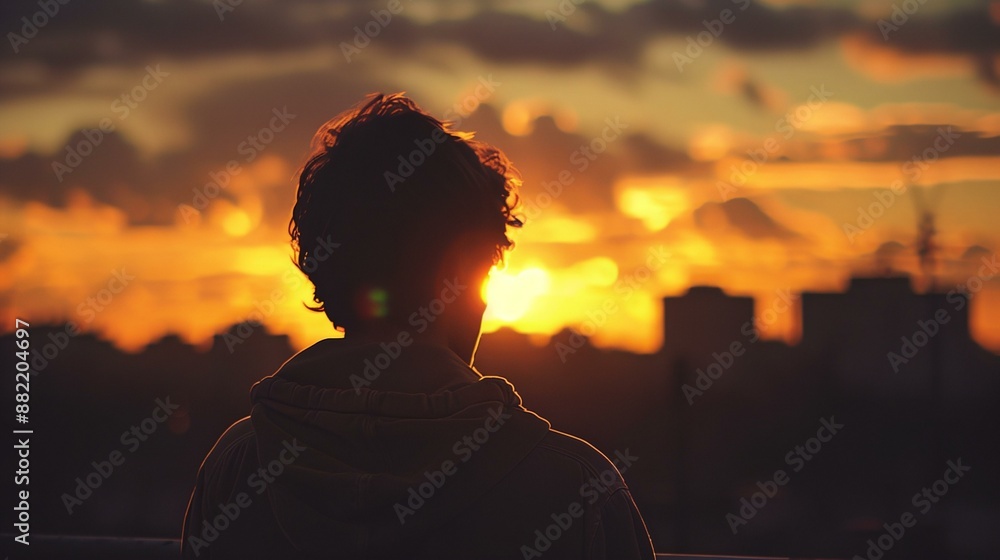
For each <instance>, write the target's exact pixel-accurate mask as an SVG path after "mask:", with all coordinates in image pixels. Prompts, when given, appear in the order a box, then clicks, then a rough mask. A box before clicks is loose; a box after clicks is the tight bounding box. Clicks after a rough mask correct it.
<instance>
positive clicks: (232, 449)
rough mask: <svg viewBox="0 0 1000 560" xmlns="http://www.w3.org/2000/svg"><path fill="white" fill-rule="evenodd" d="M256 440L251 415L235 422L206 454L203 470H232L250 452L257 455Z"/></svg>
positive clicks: (206, 471) (214, 471) (211, 471)
mask: <svg viewBox="0 0 1000 560" xmlns="http://www.w3.org/2000/svg"><path fill="white" fill-rule="evenodd" d="M255 444H256V440H255V439H254V430H253V424H252V423H251V422H250V417H249V416H248V417H246V418H241V419H240V420H237V421H236V422H234V423H233V424H232V425H231V426H229V428H227V429H226V431H225V432H223V433H222V435H221V436H219V439H218V440H217V441H216V442H215V445H214V446H212V449H211V450H210V451H209V452H208V455H206V456H205V460H204V461H203V462H202V465H201V470H202V471H204V472H205V473H216V472H219V471H222V472H226V471H230V470H231V467H232V466H233V464H234V463H240V462H242V461H243V460H244V459H245V458H246V457H247V456H248V454H249V455H251V456H255V455H256V450H255Z"/></svg>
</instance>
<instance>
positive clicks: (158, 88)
mask: <svg viewBox="0 0 1000 560" xmlns="http://www.w3.org/2000/svg"><path fill="white" fill-rule="evenodd" d="M904 8H905V11H904ZM39 10H41V8H39V5H38V4H37V3H36V2H20V1H19V2H8V3H5V4H4V6H3V7H2V8H0V12H2V14H3V22H4V26H3V31H4V33H5V36H6V37H7V43H8V44H6V45H4V47H3V48H2V49H0V52H2V54H0V68H2V72H0V236H3V238H2V240H0V309H2V314H0V315H2V317H4V321H5V323H4V325H5V326H4V327H3V329H4V330H10V328H11V327H10V325H12V324H13V317H15V316H17V317H21V318H23V319H27V320H29V321H32V322H39V323H41V322H47V321H50V322H56V321H66V320H71V321H74V322H76V323H78V324H80V325H81V326H82V327H84V328H85V329H86V330H90V331H94V332H99V333H101V334H103V335H105V336H107V337H109V338H110V339H112V340H113V341H114V342H116V343H117V344H119V345H120V346H122V347H123V348H127V349H130V350H134V349H139V348H142V347H143V346H145V345H146V344H147V343H149V342H150V341H152V340H155V339H157V338H159V337H161V336H163V335H164V334H167V333H178V334H180V335H181V336H182V337H183V338H185V339H186V340H188V341H191V342H193V343H203V342H204V341H206V340H208V339H209V338H210V337H211V335H212V334H213V333H215V332H218V331H220V330H222V329H224V328H226V327H227V326H229V325H231V324H233V323H236V322H239V321H242V320H245V319H246V318H248V317H249V316H250V314H251V313H252V312H254V311H255V309H258V310H264V311H262V312H263V313H264V314H265V315H266V321H265V322H266V324H267V327H268V329H269V330H271V331H272V332H279V333H287V334H289V335H290V336H291V337H292V339H293V342H294V343H295V344H296V345H297V346H299V347H304V346H306V345H308V344H309V343H311V342H312V341H315V340H316V339H319V338H322V337H326V336H330V335H331V334H332V329H331V327H330V325H329V323H328V322H327V321H326V320H325V317H324V316H323V315H322V314H316V313H310V312H307V311H306V310H305V309H304V308H303V305H302V304H303V302H309V301H310V296H311V290H310V289H309V288H310V286H309V285H308V283H307V281H306V280H305V279H304V277H302V276H301V275H300V274H299V273H298V272H297V271H295V269H294V268H293V266H292V264H291V262H290V255H291V250H290V248H289V245H288V236H287V231H286V229H287V222H288V217H289V213H290V209H291V203H292V199H293V195H294V176H295V173H296V170H297V168H298V167H299V166H300V165H301V164H302V163H303V158H304V156H305V154H306V152H307V149H308V145H309V140H310V138H311V137H312V134H313V133H314V132H315V130H316V129H317V128H318V127H319V126H320V125H321V124H323V123H324V122H325V121H326V120H327V119H329V118H331V117H333V116H334V115H335V114H337V113H339V112H340V111H342V110H344V109H346V108H348V107H350V106H351V105H353V104H354V103H356V102H357V101H358V100H359V99H361V97H362V96H363V95H365V94H366V93H370V92H375V91H381V92H396V91H405V92H407V94H408V95H410V96H412V97H413V98H414V100H415V101H416V102H417V103H419V104H420V105H421V106H423V107H425V108H426V109H427V110H429V111H430V112H431V113H433V114H434V115H436V116H439V117H441V118H449V119H451V120H453V121H456V124H457V128H459V129H461V130H467V131H475V132H476V135H477V138H479V139H481V140H485V141H488V142H490V143H492V144H495V145H497V146H498V147H500V148H501V149H503V150H504V151H505V152H506V153H507V154H508V156H510V158H511V159H512V160H513V161H514V163H515V164H516V165H517V167H518V168H519V169H520V171H521V174H522V176H523V180H524V186H523V189H522V192H521V196H522V199H523V202H524V204H525V207H524V209H523V214H524V215H526V216H527V218H528V219H527V222H528V223H527V226H526V227H525V228H524V229H523V230H522V231H520V232H518V233H517V234H516V237H515V238H516V241H517V249H516V250H515V251H514V252H513V253H512V254H511V255H510V257H509V259H508V263H507V267H506V268H505V269H504V270H499V271H494V274H493V276H492V279H491V281H490V285H489V287H488V288H487V290H486V294H487V296H488V297H489V298H490V299H489V302H490V305H489V308H488V311H487V317H486V321H485V325H484V327H485V330H486V331H492V330H496V329H497V328H499V327H501V326H504V325H507V326H510V327H512V328H514V329H516V330H518V331H520V332H523V333H528V334H534V335H538V336H537V337H536V339H537V340H538V341H539V342H544V341H545V340H546V339H547V337H548V336H550V335H552V334H554V333H557V332H559V331H560V330H562V329H563V328H565V327H572V328H579V327H580V326H581V325H582V324H584V323H585V322H586V321H588V320H589V318H591V317H593V316H594V313H595V312H596V311H597V310H600V309H602V308H603V307H605V306H606V305H608V303H607V302H609V301H611V302H613V305H614V308H615V309H617V312H614V313H612V314H611V315H610V316H609V317H608V318H607V322H606V323H604V324H602V325H599V326H598V328H597V329H596V331H594V334H593V342H594V344H595V345H597V346H601V347H617V348H624V349H628V350H634V351H641V352H652V351H655V350H656V349H657V348H659V346H660V343H661V338H662V334H661V327H660V324H661V321H662V317H661V314H662V311H661V305H660V298H662V297H663V296H665V295H677V294H682V293H684V292H685V291H686V289H687V288H688V287H689V286H691V285H703V284H710V285H718V286H721V287H723V288H724V289H725V290H726V291H727V292H728V293H730V294H734V295H735V294H739V295H752V296H754V297H755V298H756V300H757V303H758V308H761V309H763V307H764V306H767V305H768V304H769V303H770V301H771V300H772V299H774V298H776V297H779V296H778V294H779V291H780V290H784V289H791V290H792V291H793V292H797V291H803V290H811V291H839V290H842V289H843V288H844V287H845V286H846V284H847V281H848V280H849V278H850V277H851V276H852V275H853V274H864V275H872V274H879V273H884V271H886V270H893V271H897V272H908V273H911V274H913V275H914V286H915V288H916V289H918V290H922V289H924V288H925V287H926V286H927V285H928V284H929V281H928V279H927V278H924V277H923V276H922V275H921V272H920V267H919V263H918V259H917V239H918V223H919V221H920V220H919V218H920V215H921V213H923V212H929V213H932V214H933V216H934V225H935V228H936V230H937V233H936V235H935V236H934V238H933V240H934V243H935V245H936V247H937V251H936V253H935V255H936V266H935V270H934V282H935V283H936V284H937V286H938V288H939V289H941V290H943V291H947V290H949V289H952V288H954V287H955V286H956V285H957V284H966V283H967V282H968V281H969V280H970V279H972V278H974V277H977V276H979V275H981V274H982V273H981V272H980V271H981V270H986V271H987V272H988V271H989V270H990V269H989V268H988V267H987V268H985V269H984V268H983V266H984V263H990V262H996V260H995V259H996V258H997V256H996V251H997V250H998V249H1000V215H998V212H1000V2H984V1H973V0H968V1H947V2H946V1H944V0H926V1H925V2H923V3H920V2H917V0H908V1H907V2H896V3H895V4H894V3H893V2H892V1H889V0H885V1H864V2H862V1H860V0H857V1H854V0H826V1H824V0H812V1H810V0H767V1H763V0H753V1H750V0H711V1H697V0H687V1H672V2H655V1H654V2H638V1H630V0H607V1H598V0H588V1H583V2H579V4H578V5H577V4H575V3H573V2H570V1H569V0H563V1H562V2H560V1H558V0H541V1H536V0H532V1H529V0H511V1H503V0H496V1H483V2H464V1H458V0H454V1H447V2H430V1H427V0H401V1H398V2H397V1H395V0H394V1H393V2H389V1H380V0H376V1H374V2H370V3H363V2H351V3H347V2H341V3H336V2H319V1H303V0H295V1H283V2H279V1H277V0H270V1H259V0H245V1H243V2H242V3H239V4H237V3H236V2H235V1H230V2H224V1H223V0H218V1H216V2H214V3H213V2H210V1H207V0H204V1H196V0H181V1H169V2H168V1H152V0H151V1H134V2H126V1H107V2H79V3H77V2H70V3H68V4H66V5H60V6H59V11H58V13H56V14H55V15H46V16H45V17H42V16H37V17H35V16H33V14H35V12H38V11H39ZM373 11H374V13H373ZM907 11H909V12H914V13H912V15H911V14H908V13H907ZM33 17H34V18H35V20H36V22H38V21H45V24H44V25H41V26H39V27H38V28H37V29H36V30H35V31H36V32H35V33H32V30H33V29H34V26H35V25H36V24H32V23H30V22H31V20H32V18H33ZM21 18H27V19H26V20H22V19H21ZM26 22H28V23H26ZM29 36H30V37H29ZM102 127H103V130H102ZM211 183H215V184H218V185H219V186H220V187H222V188H221V189H216V188H215V186H214V185H210V184H211ZM893 187H895V190H893ZM133 277H134V278H133ZM982 280H983V282H982V285H983V286H984V287H983V289H982V290H981V291H978V292H977V293H976V295H975V297H974V299H973V305H972V321H973V329H974V336H975V337H976V339H977V341H978V342H979V343H980V344H982V345H984V346H986V347H987V348H990V349H991V350H993V351H995V352H1000V321H997V317H998V316H1000V276H994V277H992V278H990V279H987V278H985V277H983V278H982ZM974 285H976V286H978V285H980V283H979V282H974ZM102 290H104V292H103V296H102V295H101V294H102ZM113 292H118V293H113ZM88 298H95V299H88ZM102 298H103V299H102ZM272 304H273V305H272ZM270 309H273V312H272V311H269V310H270ZM765 334H766V336H768V337H770V338H784V339H786V340H792V341H793V340H794V339H795V320H794V317H785V318H782V320H781V321H780V322H779V324H777V325H775V326H774V327H773V328H772V329H770V332H767V333H765Z"/></svg>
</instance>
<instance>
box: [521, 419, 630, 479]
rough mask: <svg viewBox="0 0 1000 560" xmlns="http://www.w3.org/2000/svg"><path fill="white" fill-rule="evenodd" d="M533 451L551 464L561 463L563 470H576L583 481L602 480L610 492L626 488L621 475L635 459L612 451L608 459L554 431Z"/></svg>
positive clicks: (581, 442) (572, 438)
mask: <svg viewBox="0 0 1000 560" xmlns="http://www.w3.org/2000/svg"><path fill="white" fill-rule="evenodd" d="M536 451H537V452H539V453H542V454H545V455H547V456H548V458H549V459H550V460H551V461H552V462H556V463H559V464H561V465H562V466H563V468H566V469H570V470H578V471H579V475H580V477H581V478H583V479H587V480H590V479H595V480H599V481H601V482H602V483H603V484H604V485H605V486H607V487H609V488H608V489H609V490H616V489H618V488H625V481H624V480H623V479H622V476H621V472H622V471H625V470H626V469H627V468H628V467H630V466H631V465H632V461H634V460H635V459H636V457H633V456H631V455H630V454H629V451H628V449H625V450H615V451H614V454H613V456H612V457H611V458H609V457H608V456H606V455H604V454H603V453H601V452H600V451H598V450H597V448H596V447H594V446H593V445H591V444H589V443H587V441H585V440H583V439H580V438H578V437H575V436H571V435H569V434H566V433H563V432H560V431H557V430H549V433H548V434H546V436H545V437H544V438H543V439H542V441H541V442H540V443H539V444H538V446H537V447H536Z"/></svg>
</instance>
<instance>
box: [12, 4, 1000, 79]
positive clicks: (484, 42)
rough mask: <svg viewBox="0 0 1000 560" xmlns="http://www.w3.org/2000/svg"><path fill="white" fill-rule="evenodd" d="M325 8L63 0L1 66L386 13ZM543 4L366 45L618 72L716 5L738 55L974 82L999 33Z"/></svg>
mask: <svg viewBox="0 0 1000 560" xmlns="http://www.w3.org/2000/svg"><path fill="white" fill-rule="evenodd" d="M331 5H333V4H324V3H317V2H315V1H312V0H309V1H306V0H298V1H294V2H292V1H290V2H280V3H279V2H275V1H272V2H253V3H251V2H244V3H242V4H240V5H239V6H237V7H236V8H235V9H234V10H233V11H232V12H228V13H225V14H223V15H224V20H222V21H220V19H219V17H218V15H217V14H216V11H215V8H214V7H213V3H211V2H206V1H197V0H172V1H170V2H135V1H131V0H104V1H95V2H87V3H79V4H78V3H70V4H67V5H65V6H63V7H62V9H61V11H60V13H59V14H57V15H56V17H53V18H52V20H51V21H50V22H49V23H48V24H47V25H46V26H45V27H44V28H43V29H41V30H40V32H39V33H38V35H37V36H36V37H34V38H32V39H30V40H29V42H28V44H26V45H22V46H21V47H20V51H21V52H20V53H19V54H14V53H13V50H12V49H0V64H11V63H13V62H14V61H27V60H32V61H36V62H42V63H44V64H45V65H46V66H48V67H49V68H51V69H56V70H59V71H60V72H62V73H67V72H69V73H70V74H71V71H72V70H74V69H79V68H80V67H81V66H85V65H91V64H99V63H113V64H129V63H134V64H145V63H147V61H149V60H151V59H156V58H162V57H172V58H191V57H201V56H206V55H218V54H222V53H234V52H239V53H271V52H276V51H287V50H296V49H301V48H303V47H311V46H316V45H329V46H338V45H340V43H341V42H345V41H346V42H351V41H352V40H353V37H354V35H355V31H354V27H355V26H358V27H362V28H363V27H364V26H365V25H366V24H367V23H368V22H369V21H371V20H372V15H371V13H370V12H371V10H372V9H375V10H381V9H384V8H385V3H384V2H357V3H350V4H341V5H342V6H343V13H342V14H338V15H336V16H329V15H325V16H315V17H304V16H303V13H306V12H316V13H322V10H323V9H324V8H328V7H330V6H331ZM404 6H405V4H404ZM742 6H746V8H745V9H741V7H742ZM552 7H554V6H544V5H543V6H538V10H539V13H538V14H537V15H536V16H535V17H530V16H528V15H522V14H514V13H508V12H502V11H494V10H492V9H491V8H490V7H489V5H488V4H481V5H480V6H479V9H478V10H477V11H474V12H473V13H472V15H470V16H469V17H466V18H464V19H445V20H440V21H434V22H431V23H427V24H423V23H417V22H416V21H414V20H412V19H409V18H407V17H406V12H405V7H404V11H403V12H402V13H400V14H398V15H396V16H394V18H393V20H392V21H391V22H390V23H389V24H388V26H387V27H386V28H385V29H382V30H381V31H380V32H379V34H378V36H377V37H375V38H374V39H372V41H374V42H377V43H378V44H379V45H380V46H381V47H383V48H389V49H394V50H396V51H397V52H400V53H405V52H409V51H410V50H412V49H413V48H415V47H419V46H422V45H425V44H430V43H449V44H458V45H462V46H464V47H465V48H467V49H468V50H469V51H471V52H473V53H476V54H477V55H479V56H480V57H482V58H484V59H485V60H488V61H493V62H501V63H518V62H526V63H538V64H551V65H575V64H584V63H593V62H595V61H596V62H601V61H606V62H611V63H613V64H611V65H610V66H611V67H615V68H620V67H621V66H622V64H623V63H624V64H626V65H627V64H634V62H635V61H636V60H637V56H638V54H639V53H640V52H641V51H642V49H643V48H644V47H645V45H646V44H647V43H648V41H649V40H650V39H652V38H655V37H658V36H662V35H675V36H677V35H680V36H695V35H697V34H698V33H701V32H703V31H706V24H705V22H706V21H708V22H713V21H716V20H718V19H719V18H720V16H721V14H722V13H723V11H724V10H730V11H731V12H732V14H733V20H732V22H731V23H729V24H724V25H723V27H722V28H721V33H720V34H719V37H718V41H721V42H724V43H726V44H728V45H729V46H731V47H733V48H735V49H741V50H750V51H753V50H789V49H806V48H811V47H814V46H817V45H820V44H822V43H824V42H827V41H830V40H832V39H836V38H838V37H841V36H844V35H846V34H856V35H857V34H859V35H861V36H864V37H868V38H869V40H870V41H872V42H873V43H874V44H878V45H880V46H884V47H889V48H893V49H897V50H900V51H902V52H908V53H917V54H920V53H933V52H946V53H960V54H967V55H970V56H973V57H976V59H977V60H979V61H981V63H980V65H979V67H980V68H981V74H982V75H983V77H984V78H986V79H995V68H994V67H993V66H992V65H990V64H987V61H988V60H990V59H991V58H992V56H993V55H996V53H997V52H998V48H1000V33H998V32H997V31H998V29H997V25H996V23H995V22H994V20H993V19H992V18H991V17H990V15H989V11H988V10H989V6H988V5H987V4H986V3H983V4H982V5H978V6H974V7H971V8H964V9H963V11H951V12H945V13H944V14H940V13H938V14H935V15H928V16H926V17H924V16H923V15H922V14H920V13H918V14H917V15H915V16H913V17H911V18H910V19H909V21H907V22H906V23H905V24H904V25H900V26H899V27H898V30H896V31H893V32H892V33H891V34H890V35H889V40H888V41H886V40H884V39H883V37H882V34H881V31H880V30H879V27H878V23H877V22H876V21H872V20H869V19H866V18H863V17H861V16H859V15H858V14H857V13H856V12H854V11H851V10H850V9H847V8H841V7H830V6H822V7H821V6H791V7H784V8H774V7H771V6H768V5H764V4H760V3H756V2H748V3H746V4H744V3H743V2H737V1H733V0H709V1H706V2H698V3H683V2H676V1H673V0H669V1H668V0H659V1H650V2H646V3H641V4H636V5H633V6H630V7H629V8H627V9H625V10H622V11H616V12H612V11H607V10H605V9H603V8H601V7H600V6H598V5H596V4H583V5H581V6H579V7H578V8H577V10H578V12H579V13H572V14H568V15H567V16H566V17H567V20H569V19H572V18H580V19H582V18H586V20H587V22H588V27H587V29H588V30H587V31H586V32H584V31H579V30H578V29H579V26H573V25H570V23H573V22H570V21H567V22H565V23H556V24H555V29H553V24H552V23H551V22H550V21H547V20H546V17H545V12H546V10H548V9H550V8H552ZM35 9H37V5H36V4H35V3H27V2H24V3H5V4H4V5H3V7H2V8H0V11H2V16H3V20H4V21H5V22H8V24H7V26H6V27H7V28H9V29H11V30H14V31H18V30H19V28H20V26H21V25H20V23H19V20H20V18H21V17H23V16H30V14H31V13H33V11H34V10H35ZM712 25H715V24H712ZM716 28H717V29H719V28H718V27H716ZM64 75H66V74H64Z"/></svg>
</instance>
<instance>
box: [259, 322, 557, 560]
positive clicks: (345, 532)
mask: <svg viewBox="0 0 1000 560" xmlns="http://www.w3.org/2000/svg"><path fill="white" fill-rule="evenodd" d="M251 402H252V409H251V421H252V423H253V427H254V431H255V433H256V438H257V453H258V460H259V461H260V466H261V467H262V469H264V470H266V471H268V472H269V473H270V474H272V475H274V476H272V477H271V478H272V480H273V481H272V482H269V483H268V485H267V489H266V492H267V495H268V499H269V501H270V504H271V507H272V510H273V512H274V514H275V518H276V519H277V521H278V524H279V525H280V527H281V529H282V531H283V532H284V533H285V535H286V536H287V537H288V539H289V540H290V541H291V542H292V544H293V545H294V546H295V547H296V548H298V549H299V550H302V551H304V552H309V553H315V554H323V555H325V556H326V557H328V558H331V557H333V558H336V557H337V556H336V555H337V554H338V553H342V554H343V555H344V556H345V557H366V556H378V555H380V554H384V553H388V552H391V551H394V550H398V549H399V548H400V547H403V546H405V545H406V543H407V542H408V541H411V540H413V539H417V538H419V536H420V535H422V534H426V533H427V532H429V531H433V530H434V529H436V528H438V527H440V526H442V525H444V524H446V523H447V522H448V521H449V520H450V519H452V518H454V517H455V516H457V515H459V514H461V513H462V512H463V511H464V510H465V509H466V508H468V507H470V506H471V505H472V504H474V503H475V502H477V500H479V499H480V498H481V497H482V496H483V494H485V493H486V492H487V491H488V490H489V489H490V488H492V487H493V486H494V485H496V484H497V483H498V482H499V481H500V480H501V479H502V478H503V477H504V476H505V475H507V473H509V472H510V471H511V470H512V469H513V468H514V467H515V466H516V465H517V464H518V463H519V462H520V461H521V460H522V459H523V458H524V457H525V456H526V455H527V454H528V453H529V452H530V451H531V450H532V449H533V448H534V447H535V446H536V445H537V444H538V442H539V441H540V440H541V439H542V438H543V437H544V436H545V435H546V433H547V432H548V429H549V424H548V422H546V421H545V420H543V419H541V418H539V417H538V416H536V415H534V414H533V413H531V412H528V411H526V410H525V409H524V408H522V407H521V398H520V396H519V395H518V394H517V392H516V391H515V390H514V387H513V386H512V385H511V384H510V383H509V382H507V380H505V379H503V378H500V377H483V376H481V375H480V374H479V373H478V372H476V371H475V370H474V369H472V368H470V367H469V366H468V365H467V364H465V363H464V362H463V361H462V360H461V359H460V358H459V357H458V356H457V355H456V354H454V353H453V352H451V351H450V350H448V349H447V348H445V347H441V346H435V345H429V344H421V343H413V344H412V345H410V346H407V347H400V346H399V345H395V346H392V345H390V344H353V343H349V342H347V341H345V340H336V339H328V340H324V341H321V342H319V343H317V344H315V345H314V346H312V347H310V348H308V349H306V350H304V351H303V352H301V353H299V354H298V355H296V356H294V357H293V358H292V359H290V360H289V361H288V362H286V363H285V364H284V365H283V366H282V367H281V368H280V369H279V370H278V372H277V373H275V374H274V375H272V376H270V377H267V378H265V379H263V380H261V381H260V382H258V383H257V384H256V385H255V386H254V387H253V389H252V390H251ZM269 467H270V468H269ZM275 473H278V474H276V475H275ZM331 554H333V556H331Z"/></svg>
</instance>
